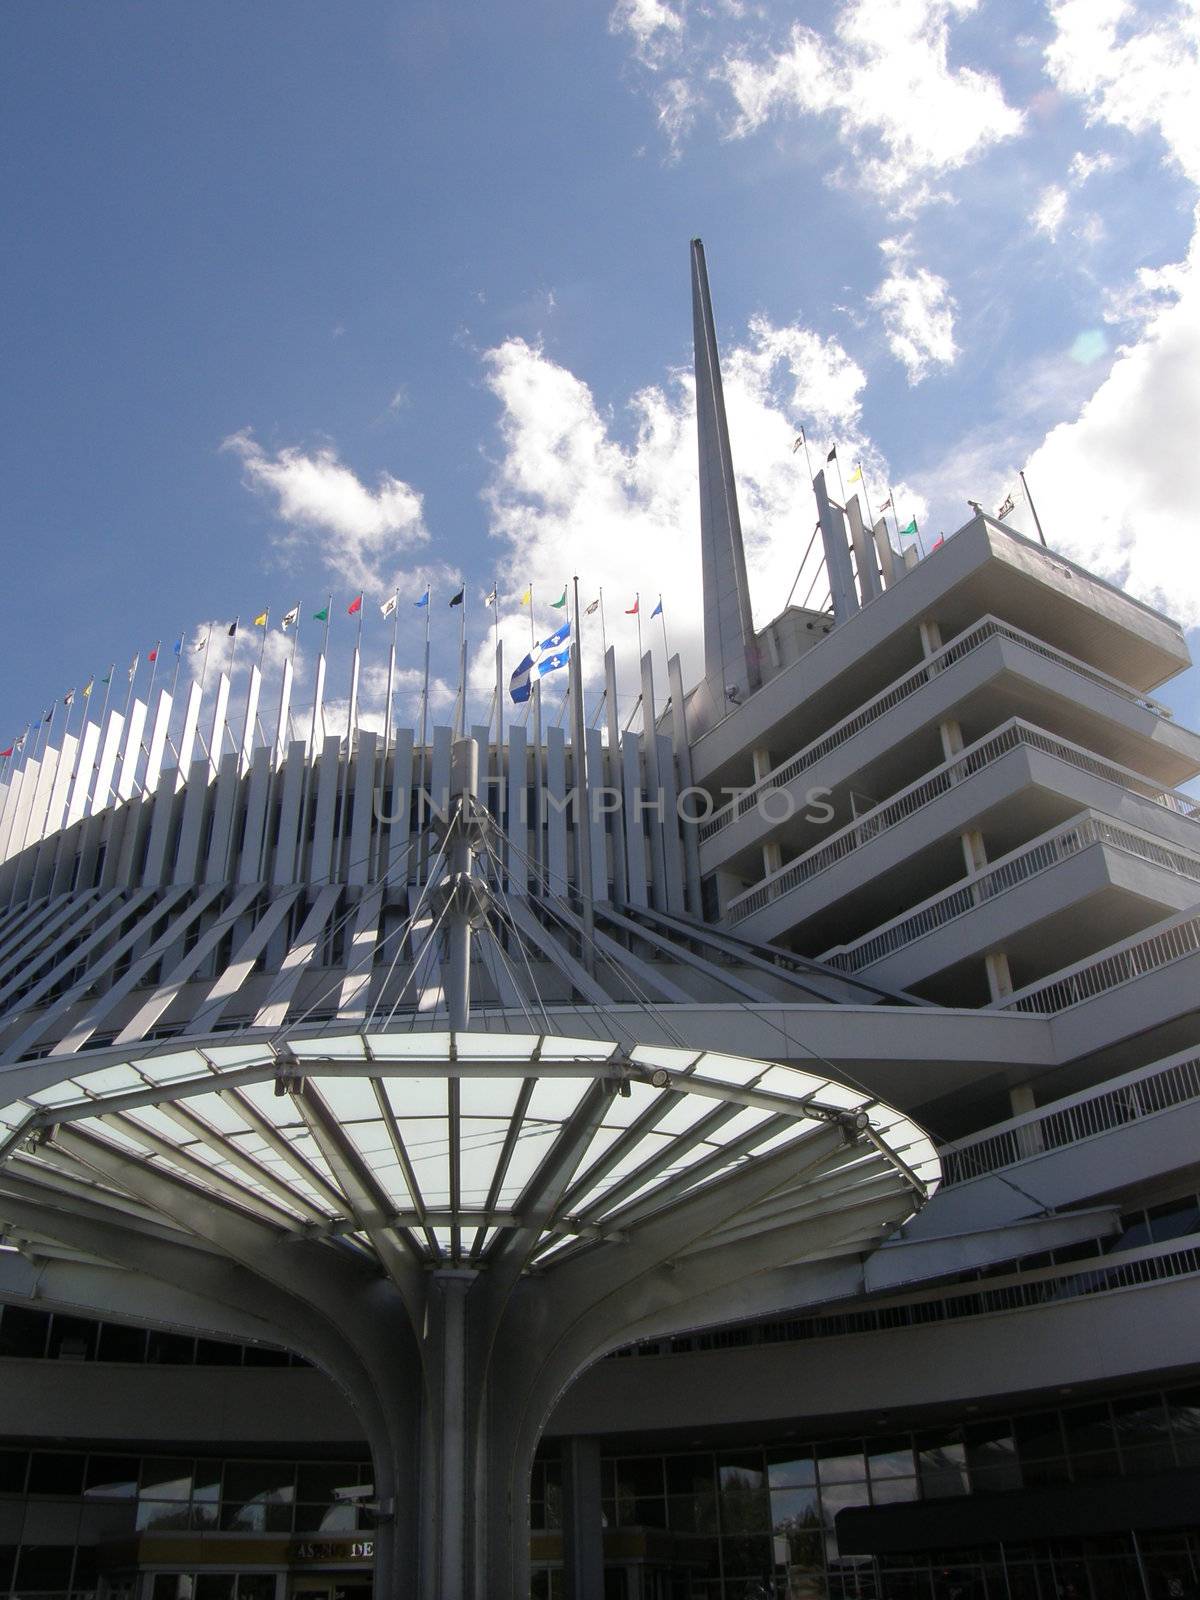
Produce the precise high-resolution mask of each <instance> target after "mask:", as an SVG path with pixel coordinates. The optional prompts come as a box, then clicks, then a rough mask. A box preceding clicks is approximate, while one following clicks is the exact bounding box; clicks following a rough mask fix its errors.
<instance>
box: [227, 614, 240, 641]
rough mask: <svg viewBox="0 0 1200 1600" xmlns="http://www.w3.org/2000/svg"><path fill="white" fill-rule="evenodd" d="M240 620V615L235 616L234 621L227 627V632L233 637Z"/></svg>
mask: <svg viewBox="0 0 1200 1600" xmlns="http://www.w3.org/2000/svg"><path fill="white" fill-rule="evenodd" d="M240 621H241V618H240V617H234V619H233V621H232V622H231V623H230V624H229V626H228V628H226V630H225V632H226V633H227V634H228V635H229V637H230V638H231V639H232V638H233V637H234V635H235V634H236V633H237V625H238V623H239V622H240Z"/></svg>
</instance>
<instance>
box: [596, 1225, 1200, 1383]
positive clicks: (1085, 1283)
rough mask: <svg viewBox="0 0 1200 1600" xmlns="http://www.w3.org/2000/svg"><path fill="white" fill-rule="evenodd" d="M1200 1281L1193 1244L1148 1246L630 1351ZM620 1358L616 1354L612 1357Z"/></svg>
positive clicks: (659, 1351) (875, 1329) (976, 1312)
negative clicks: (1118, 1256)
mask: <svg viewBox="0 0 1200 1600" xmlns="http://www.w3.org/2000/svg"><path fill="white" fill-rule="evenodd" d="M1197 1273H1200V1246H1197V1245H1196V1244H1188V1245H1179V1244H1174V1243H1172V1244H1170V1245H1148V1246H1143V1247H1142V1249H1141V1250H1139V1252H1138V1253H1137V1255H1136V1256H1135V1257H1133V1258H1132V1259H1128V1260H1124V1261H1112V1262H1106V1263H1105V1264H1104V1265H1097V1266H1087V1265H1085V1264H1083V1263H1080V1264H1079V1265H1078V1266H1075V1265H1065V1266H1060V1267H1049V1268H1046V1269H1044V1270H1041V1271H1038V1272H1031V1273H1028V1274H1025V1273H1022V1274H1021V1275H1020V1279H1019V1281H1018V1282H1016V1283H1001V1284H997V1285H996V1286H995V1287H994V1288H989V1289H983V1288H978V1289H977V1288H967V1287H965V1286H962V1285H954V1286H953V1287H951V1286H950V1285H947V1286H946V1287H945V1288H942V1289H932V1290H925V1291H924V1292H921V1293H918V1294H916V1295H913V1296H911V1297H906V1299H904V1300H903V1301H899V1302H897V1301H889V1302H888V1303H886V1304H884V1305H875V1306H865V1307H863V1308H862V1309H861V1310H855V1311H850V1310H847V1311H841V1312H838V1311H829V1312H824V1313H821V1312H817V1313H814V1314H813V1315H811V1316H798V1317H787V1318H779V1319H773V1320H770V1321H763V1322H757V1323H751V1324H749V1325H746V1324H742V1325H740V1326H733V1327H729V1328H715V1329H713V1330H712V1331H711V1332H706V1333H698V1334H686V1335H682V1336H677V1337H675V1338H672V1339H657V1340H652V1341H651V1340H648V1341H646V1342H645V1343H643V1344H639V1345H636V1346H634V1348H633V1351H632V1352H631V1353H633V1354H636V1355H638V1356H662V1355H683V1354H688V1353H690V1352H692V1351H697V1350H720V1349H729V1348H737V1347H741V1346H746V1345H763V1344H790V1343H792V1342H796V1341H799V1340H803V1339H841V1338H845V1336H846V1335H847V1334H854V1333H890V1332H892V1331H894V1330H895V1329H897V1328H918V1327H923V1326H924V1325H926V1324H927V1323H930V1322H956V1321H958V1320H959V1319H960V1318H963V1317H986V1316H994V1315H995V1314H996V1313H997V1312H1003V1311H1025V1310H1028V1309H1030V1308H1032V1307H1037V1306H1046V1305H1055V1304H1061V1303H1063V1302H1064V1301H1068V1300H1077V1299H1080V1298H1083V1297H1086V1296H1091V1295H1096V1294H1113V1293H1117V1292H1119V1291H1121V1290H1125V1289H1141V1288H1145V1287H1147V1286H1149V1285H1151V1284H1155V1283H1167V1282H1170V1281H1171V1280H1172V1279H1176V1278H1190V1277H1194V1276H1195V1275H1196V1274H1197ZM617 1353H623V1352H617Z"/></svg>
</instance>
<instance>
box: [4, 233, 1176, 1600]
mask: <svg viewBox="0 0 1200 1600" xmlns="http://www.w3.org/2000/svg"><path fill="white" fill-rule="evenodd" d="M692 271H693V303H694V308H695V333H696V364H697V390H698V414H699V465H700V488H701V529H700V556H701V561H702V567H703V576H704V597H705V599H704V644H705V658H704V676H703V678H702V679H701V680H700V681H699V682H696V683H690V684H689V683H686V682H685V681H684V677H683V673H682V670H681V667H680V664H679V661H678V659H674V660H672V662H671V663H670V671H669V683H668V684H667V685H666V686H665V688H664V685H663V684H662V683H661V682H659V683H657V684H656V683H655V681H654V676H653V673H652V671H651V667H650V661H649V657H647V658H646V659H645V661H644V662H643V664H642V675H641V685H640V688H641V707H640V711H639V715H638V717H637V718H635V719H633V726H631V727H622V726H621V723H620V721H619V719H618V717H617V714H616V706H617V689H618V685H617V681H616V666H615V662H614V659H613V657H612V654H611V653H610V654H609V657H608V660H607V661H606V664H605V665H606V692H605V700H604V706H603V710H602V712H601V714H600V715H599V716H598V717H592V716H590V715H589V716H588V717H586V718H585V716H584V713H583V697H582V693H581V692H577V693H576V694H575V696H574V711H575V715H574V717H573V725H572V726H569V727H567V728H565V729H564V728H560V727H556V726H550V725H548V724H549V719H546V722H547V725H546V726H542V719H541V718H540V717H538V716H537V715H536V713H535V715H534V716H532V717H531V718H530V719H529V720H528V721H527V722H525V723H515V724H514V723H512V721H511V719H509V725H508V726H507V727H504V726H503V725H500V726H501V727H502V731H501V732H500V733H499V736H498V725H497V721H496V720H494V721H493V723H492V724H490V725H489V726H488V727H480V728H476V729H473V730H471V729H463V728H454V727H435V728H433V729H431V730H428V736H427V737H426V738H425V739H424V740H422V738H421V736H420V733H419V732H415V731H414V730H412V729H408V728H402V727H395V726H393V725H392V722H391V718H390V715H389V718H388V724H387V727H386V730H385V732H384V733H383V734H382V735H379V734H374V733H367V732H361V733H356V734H354V735H353V736H352V737H351V738H350V739H349V740H347V739H346V738H344V737H338V736H330V737H325V738H322V737H321V728H320V716H319V714H318V715H316V716H314V718H313V721H312V728H313V731H314V734H315V735H316V736H315V737H312V738H308V739H305V738H300V739H294V738H291V737H289V729H290V728H291V727H292V726H294V724H295V721H296V718H295V717H294V716H292V715H291V712H292V710H293V708H292V707H291V703H290V701H291V690H292V684H291V678H290V673H289V674H285V678H284V682H283V684H282V685H281V693H280V700H279V703H278V710H277V715H276V719H275V725H274V726H275V731H274V733H273V734H271V735H270V736H269V737H263V736H261V735H260V733H259V732H258V728H259V716H258V713H259V701H260V697H261V681H260V680H259V679H258V677H257V669H255V670H254V671H253V672H252V673H251V674H250V677H249V682H248V684H246V685H245V686H244V693H243V695H242V696H241V698H240V699H239V700H238V703H239V704H240V705H241V706H242V707H243V709H242V710H241V712H240V715H241V717H242V719H243V720H242V722H241V725H240V726H241V731H240V733H239V734H238V735H237V736H236V737H233V738H232V739H231V738H229V737H228V736H227V734H226V725H227V723H228V721H229V720H230V719H229V716H228V710H229V706H230V703H231V701H230V696H231V686H230V684H229V683H228V681H227V680H226V679H224V678H221V679H220V680H219V681H218V683H217V685H216V686H215V690H214V692H213V694H212V695H211V696H210V697H204V696H201V694H200V693H199V691H198V689H196V688H192V689H190V690H189V692H188V694H187V695H186V696H185V697H183V699H182V701H181V702H179V703H173V697H172V695H171V694H170V693H168V692H165V691H164V692H160V693H159V695H158V696H157V698H156V699H155V700H154V702H153V703H152V704H151V703H147V702H143V701H139V700H136V699H134V700H133V701H132V703H131V704H130V706H129V707H128V708H126V709H125V710H123V711H121V712H116V711H113V712H111V713H109V714H108V715H107V716H106V717H105V719H104V720H103V722H102V723H97V722H95V721H91V722H88V723H86V724H85V725H84V727H83V729H82V731H81V732H80V733H79V734H77V735H73V736H72V735H67V736H66V737H62V738H60V740H59V741H58V743H57V744H56V743H55V742H54V741H52V740H49V741H47V743H46V745H45V747H44V748H41V749H39V750H38V751H36V752H33V753H29V752H27V753H26V754H25V757H24V759H23V761H22V762H21V763H18V764H16V765H14V766H13V767H12V768H11V769H10V770H9V771H8V772H7V773H6V775H5V777H6V781H5V784H4V788H3V791H2V792H0V1051H2V1052H3V1054H2V1058H0V1072H2V1074H3V1093H0V1237H2V1239H3V1248H2V1249H0V1303H2V1310H0V1377H2V1379H3V1381H2V1382H0V1431H2V1433H3V1435H4V1438H3V1441H2V1442H0V1595H5V1594H12V1595H14V1596H15V1595H20V1596H22V1597H28V1596H36V1595H49V1594H53V1595H56V1596H67V1595H79V1596H83V1595H93V1594H96V1593H100V1592H102V1593H103V1594H105V1595H122V1596H124V1595H128V1596H130V1597H131V1600H134V1597H136V1600H286V1597H289V1596H293V1595H294V1596H306V1597H313V1600H317V1597H320V1600H335V1597H341V1596H347V1597H348V1596H355V1597H356V1600H357V1597H363V1600H365V1596H366V1595H367V1594H368V1593H369V1592H370V1591H371V1589H372V1586H374V1590H375V1591H376V1592H377V1593H378V1594H379V1595H380V1596H385V1595H386V1596H389V1597H390V1596H395V1597H397V1600H402V1597H408V1596H413V1597H417V1596H419V1597H421V1600H465V1597H468V1596H470V1597H472V1600H491V1597H496V1600H510V1597H513V1596H521V1597H522V1600H524V1596H525V1595H526V1594H532V1595H534V1596H538V1597H543V1600H550V1597H560V1596H562V1597H568V1596H570V1597H575V1600H752V1597H763V1596H771V1597H784V1596H786V1597H788V1600H800V1597H818V1596H821V1597H824V1596H828V1597H830V1600H833V1597H837V1600H842V1597H845V1596H863V1597H868V1596H869V1597H880V1600H882V1597H889V1600H894V1597H905V1600H909V1597H912V1600H916V1597H920V1600H933V1597H934V1596H937V1597H949V1596H966V1595H970V1596H985V1595H986V1596H988V1597H1004V1600H1007V1597H1013V1600H1026V1597H1042V1600H1045V1597H1049V1596H1059V1595H1077V1596H1091V1597H1095V1600H1100V1597H1105V1600H1107V1597H1109V1596H1113V1597H1116V1596H1122V1597H1123V1596H1154V1597H1157V1596H1168V1595H1189V1594H1194V1593H1197V1592H1200V1511H1198V1507H1200V1349H1198V1348H1197V1338H1196V1331H1195V1330H1196V1327H1197V1326H1198V1317H1200V1160H1198V1157H1197V1151H1198V1144H1197V1135H1198V1134H1200V1020H1198V1019H1200V1013H1198V1010H1197V993H1198V980H1200V802H1197V801H1196V800H1195V799H1193V798H1191V797H1190V796H1189V795H1188V794H1187V793H1185V792H1183V790H1182V789H1181V785H1184V784H1186V783H1188V782H1189V781H1190V780H1192V779H1193V778H1195V777H1196V775H1197V774H1198V773H1200V736H1197V735H1196V734H1194V733H1192V732H1190V731H1189V730H1187V729H1184V728H1181V727H1180V726H1178V725H1177V724H1176V723H1175V722H1174V721H1173V719H1172V718H1171V716H1170V715H1169V713H1168V712H1167V711H1166V710H1165V709H1164V707H1163V706H1162V705H1161V704H1159V703H1158V702H1157V701H1156V700H1155V699H1154V698H1153V696H1154V693H1155V691H1156V690H1157V689H1158V688H1159V686H1160V685H1161V684H1163V683H1164V682H1166V681H1167V680H1169V679H1171V678H1172V677H1174V676H1175V675H1177V674H1179V673H1181V672H1183V671H1185V670H1186V669H1187V668H1188V666H1189V664H1190V663H1189V657H1188V652H1187V648H1186V645H1185V642H1184V639H1183V636H1182V633H1181V630H1180V629H1179V628H1178V627H1177V626H1176V625H1175V624H1174V623H1173V622H1172V621H1171V620H1170V619H1169V618H1167V617H1164V616H1162V615H1161V614H1159V613H1157V612H1155V611H1153V610H1151V609H1150V608H1148V607H1147V606H1145V605H1143V604H1141V603H1139V602H1138V601H1136V600H1133V599H1131V598H1130V597H1129V596H1128V595H1126V594H1124V593H1123V592H1121V591H1120V590H1118V589H1116V588H1114V587H1112V586H1111V585H1109V584H1107V583H1105V582H1103V581H1101V580H1100V579H1098V578H1095V577H1094V576H1092V575H1091V574H1089V573H1088V572H1086V571H1085V570H1084V569H1082V568H1081V567H1079V566H1077V565H1075V564H1074V563H1073V562H1071V561H1068V560H1065V559H1064V558H1063V557H1061V556H1060V555H1058V554H1057V553H1056V552H1055V551H1054V549H1053V548H1052V547H1051V548H1046V547H1043V546H1042V545H1041V544H1040V543H1035V542H1031V541H1030V540H1028V539H1026V538H1024V537H1022V536H1020V535H1018V534H1016V533H1015V532H1013V531H1012V530H1011V529H1010V528H1009V527H1007V526H1005V525H1004V524H1003V523H1001V522H998V521H996V520H993V519H992V518H990V517H988V516H986V515H982V514H980V515H977V516H975V517H974V518H973V520H972V521H970V522H968V523H967V524H966V525H965V526H964V527H963V528H961V529H960V530H959V531H958V532H957V534H956V535H955V536H954V537H952V538H950V539H948V540H946V541H945V543H944V544H943V545H942V546H941V547H940V548H938V549H937V550H935V551H934V552H932V553H931V554H930V555H929V556H928V557H927V558H926V559H923V560H914V559H913V558H912V557H911V556H909V557H907V558H902V557H901V555H900V554H899V553H898V552H897V551H895V550H894V549H893V547H892V545H891V543H890V542H889V540H888V536H887V529H886V527H885V526H884V525H883V524H882V523H879V524H877V525H876V526H874V527H871V526H869V525H868V521H867V519H865V517H864V515H863V511H862V509H861V507H860V505H859V502H858V500H857V499H856V498H850V499H849V500H848V501H847V502H846V503H845V504H843V503H841V501H840V500H839V499H838V498H837V497H835V495H834V494H833V490H832V486H827V484H826V481H825V477H824V474H823V473H818V474H817V476H816V480H815V482H814V490H815V493H816V501H817V507H818V513H819V530H820V538H821V543H822V547H823V550H824V559H825V569H826V574H827V577H828V587H829V591H830V605H829V609H828V610H821V611H810V610H807V609H801V608H794V607H790V608H788V609H787V610H785V611H784V612H783V613H782V614H781V615H780V616H778V617H776V618H775V619H774V620H772V621H771V622H769V623H768V624H767V625H766V627H764V628H762V629H759V630H756V629H755V628H754V625H753V621H752V617H751V611H750V604H749V595H748V587H747V581H746V571H745V562H744V558H743V554H742V542H741V530H740V526H739V522H738V513H737V500H736V494H735V490H734V479H733V466H732V459H731V454H730V441H729V437H728V430H727V427H726V423H725V415H724V406H723V402H722V397H721V386H720V375H719V365H718V361H717V351H716V340H715V336H714V332H713V319H712V310H711V304H710V300H709V293H708V283H707V278H706V274H705V267H704V257H703V252H702V249H701V247H700V245H699V242H698V241H697V242H695V243H694V244H693V247H692ZM839 493H840V490H839ZM357 665H358V664H357V661H356V663H355V672H356V674H357ZM323 668H324V663H323V662H322V663H321V664H320V669H319V672H320V676H321V677H322V678H323ZM356 681H357V678H356ZM319 694H320V690H319V689H318V697H319ZM235 699H238V697H237V696H235ZM300 720H301V721H305V719H303V718H302V719H300ZM302 731H304V732H307V731H308V726H307V723H306V724H305V727H304V729H303V730H302Z"/></svg>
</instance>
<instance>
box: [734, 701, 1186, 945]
mask: <svg viewBox="0 0 1200 1600" xmlns="http://www.w3.org/2000/svg"><path fill="white" fill-rule="evenodd" d="M1022 747H1023V748H1025V749H1029V750H1038V751H1041V752H1042V753H1043V754H1045V755H1049V756H1054V757H1055V758H1056V759H1058V760H1060V761H1064V762H1066V763H1067V765H1069V766H1071V767H1074V768H1075V769H1076V770H1077V771H1080V772H1086V773H1088V774H1089V775H1090V776H1091V777H1095V778H1101V779H1103V780H1104V781H1105V782H1107V783H1115V784H1117V785H1118V786H1119V787H1120V788H1122V789H1125V790H1126V791H1128V792H1129V793H1131V794H1136V795H1138V796H1139V797H1140V798H1142V799H1144V800H1149V801H1151V802H1152V803H1153V804H1154V805H1159V806H1163V807H1164V808H1165V809H1167V810H1169V811H1172V812H1174V813H1175V814H1176V815H1177V816H1181V817H1186V818H1187V819H1188V820H1189V821H1193V822H1195V821H1198V820H1200V801H1197V800H1194V799H1192V798H1191V797H1190V796H1189V795H1185V794H1181V793H1179V792H1178V791H1177V790H1174V789H1158V788H1156V787H1155V786H1154V784H1152V783H1149V782H1148V781H1147V780H1146V779H1145V778H1143V777H1141V776H1140V775H1139V774H1138V773H1136V772H1132V771H1131V770H1130V769H1129V768H1128V767H1120V766H1118V765H1117V764H1116V763H1115V762H1112V761H1105V760H1103V759H1102V758H1101V757H1100V756H1095V755H1093V754H1092V753H1091V752H1090V751H1088V750H1084V749H1082V748H1081V747H1080V746H1079V745H1074V744H1071V743H1069V742H1068V741H1067V740H1066V739H1059V738H1057V737H1055V736H1054V735H1053V734H1049V733H1046V732H1045V731H1044V729H1042V728H1037V727H1034V725H1033V724H1032V723H1029V722H1025V721H1023V720H1022V719H1021V718H1020V717H1014V718H1012V720H1011V721H1009V722H1006V723H1004V724H1003V726H1002V727H1000V728H999V729H997V731H996V732H995V733H993V734H989V735H988V736H987V737H986V738H984V739H981V740H979V742H978V743H977V744H974V745H971V746H970V747H969V748H968V749H966V750H964V751H963V752H962V754H961V755H958V756H955V757H954V759H953V760H952V761H947V762H945V763H943V765H942V766H940V767H935V768H934V770H933V771H932V772H930V773H927V774H926V775H925V776H924V777H922V778H918V780H917V781H916V783H913V784H910V785H909V787H908V788H907V789H901V790H900V792H899V793H898V794H895V795H893V796H892V797H891V798H890V799H889V800H885V801H883V803H882V804H880V805H878V806H875V807H874V808H873V809H872V810H870V811H867V812H864V814H863V815H862V816H861V817H858V818H856V819H855V820H854V821H853V822H851V823H848V824H847V826H846V827H845V828H843V829H842V830H841V831H840V832H839V833H835V834H833V835H832V837H830V838H829V839H827V840H826V841H825V842H824V843H823V844H820V845H818V846H816V847H815V848H814V849H812V850H809V851H808V852H806V853H805V854H804V855H800V856H797V857H796V858H795V860H793V861H790V862H788V863H787V865H786V866H783V867H781V868H779V869H778V871H776V872H774V873H772V874H771V875H770V876H769V877H767V878H764V879H763V880H762V881H761V882H760V883H758V884H756V885H755V886H754V887H753V888H751V889H746V890H744V891H743V892H742V893H741V894H740V895H737V896H736V897H735V898H734V899H732V900H731V901H730V902H729V905H728V907H727V908H726V909H727V915H728V918H729V920H730V922H733V923H738V922H741V921H743V920H744V919H745V918H746V917H749V916H752V915H753V914H754V913H755V912H756V911H761V910H762V909H763V907H764V906H766V905H768V904H770V902H771V901H772V900H777V899H778V898H779V897H780V896H781V895H784V894H788V893H790V891H791V890H793V889H795V888H797V887H799V885H801V884H803V883H808V882H809V881H810V880H811V879H812V878H814V877H816V876H817V874H818V873H821V872H825V871H827V870H828V869H829V868H830V867H832V866H834V865H835V864H836V863H837V862H838V861H841V860H843V859H844V858H845V857H846V856H848V855H850V854H851V853H852V852H853V851H854V850H857V849H858V848H859V846H860V845H864V844H866V843H868V842H869V841H870V840H872V839H874V838H876V837H877V836H878V835H879V834H881V833H885V832H886V831H887V830H888V829H889V828H894V827H895V826H896V824H897V823H900V822H903V821H905V820H906V819H907V818H908V817H910V816H912V815H913V813H914V812H917V811H920V810H921V809H922V807H924V806H927V805H929V804H930V803H931V802H932V801H934V800H936V799H938V798H939V797H940V796H941V795H943V794H946V793H947V792H948V791H949V790H951V789H953V788H955V787H956V786H957V785H958V784H960V783H962V782H963V781H964V780H965V779H967V778H969V777H972V776H973V775H974V774H975V773H977V772H980V771H982V770H983V769H984V768H985V767H988V766H991V765H992V764H993V763H994V762H996V761H999V760H1000V758H1001V757H1002V756H1005V755H1007V754H1008V753H1009V752H1010V751H1012V750H1016V749H1019V748H1022Z"/></svg>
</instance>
